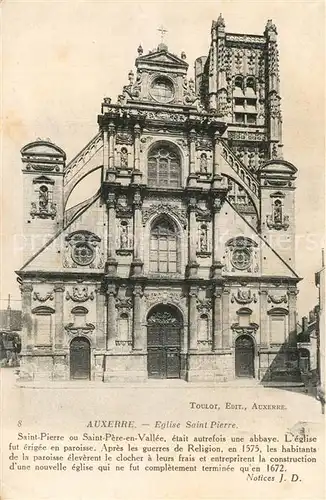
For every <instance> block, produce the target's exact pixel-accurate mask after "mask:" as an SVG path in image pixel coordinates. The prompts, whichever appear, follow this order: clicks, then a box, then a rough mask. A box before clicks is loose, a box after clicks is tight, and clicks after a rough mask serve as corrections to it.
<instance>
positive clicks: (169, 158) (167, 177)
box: [148, 145, 181, 188]
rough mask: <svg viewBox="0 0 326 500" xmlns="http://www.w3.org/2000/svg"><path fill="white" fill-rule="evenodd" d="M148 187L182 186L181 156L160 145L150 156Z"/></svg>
mask: <svg viewBox="0 0 326 500" xmlns="http://www.w3.org/2000/svg"><path fill="white" fill-rule="evenodd" d="M148 185H149V186H159V187H163V188H164V187H179V186H180V185H181V161H180V156H179V155H178V153H177V152H176V151H174V150H173V149H172V148H169V147H167V146H164V145H160V146H158V147H156V148H154V149H152V150H151V151H150V153H149V155H148Z"/></svg>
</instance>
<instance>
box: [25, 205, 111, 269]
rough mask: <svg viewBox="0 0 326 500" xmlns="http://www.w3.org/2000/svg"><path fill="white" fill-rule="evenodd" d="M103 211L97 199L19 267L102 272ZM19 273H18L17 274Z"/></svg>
mask: <svg viewBox="0 0 326 500" xmlns="http://www.w3.org/2000/svg"><path fill="white" fill-rule="evenodd" d="M106 218H107V216H106V211H105V206H102V204H101V201H100V198H99V197H98V198H97V199H96V200H95V201H94V200H92V202H91V203H90V204H89V205H88V206H87V207H85V209H84V210H82V211H81V212H80V213H79V214H78V215H77V216H76V218H75V219H73V220H72V222H70V223H69V225H68V226H67V227H66V228H64V229H63V230H62V231H61V232H60V233H58V234H57V235H55V236H54V237H53V238H52V239H51V240H50V241H49V242H48V243H47V244H46V245H45V246H44V247H43V248H42V249H40V250H39V251H38V252H37V253H36V254H35V255H34V256H33V257H32V258H31V259H30V260H29V261H28V262H27V263H26V264H25V265H24V266H23V267H22V268H21V270H20V271H24V272H38V271H40V272H58V273H62V272H69V273H71V272H78V273H80V272H88V273H98V272H103V269H104V263H105V258H104V256H105V255H106ZM18 274H19V271H18Z"/></svg>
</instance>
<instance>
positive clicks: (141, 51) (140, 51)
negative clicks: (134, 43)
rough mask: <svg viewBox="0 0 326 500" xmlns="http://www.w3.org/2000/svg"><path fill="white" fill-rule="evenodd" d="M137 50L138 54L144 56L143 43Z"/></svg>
mask: <svg viewBox="0 0 326 500" xmlns="http://www.w3.org/2000/svg"><path fill="white" fill-rule="evenodd" d="M137 52H138V55H140V56H142V55H143V52H144V50H143V47H142V45H141V43H140V44H139V47H138V49H137Z"/></svg>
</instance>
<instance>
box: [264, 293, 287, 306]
mask: <svg viewBox="0 0 326 500" xmlns="http://www.w3.org/2000/svg"><path fill="white" fill-rule="evenodd" d="M287 301H288V298H287V295H286V294H285V295H272V294H271V293H269V294H268V295H267V302H269V303H271V302H272V303H273V304H282V303H284V304H287Z"/></svg>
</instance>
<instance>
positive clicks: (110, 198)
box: [106, 191, 116, 208]
mask: <svg viewBox="0 0 326 500" xmlns="http://www.w3.org/2000/svg"><path fill="white" fill-rule="evenodd" d="M115 203H116V195H115V193H113V192H112V191H111V192H110V193H108V195H107V199H106V205H107V207H108V208H115Z"/></svg>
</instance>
